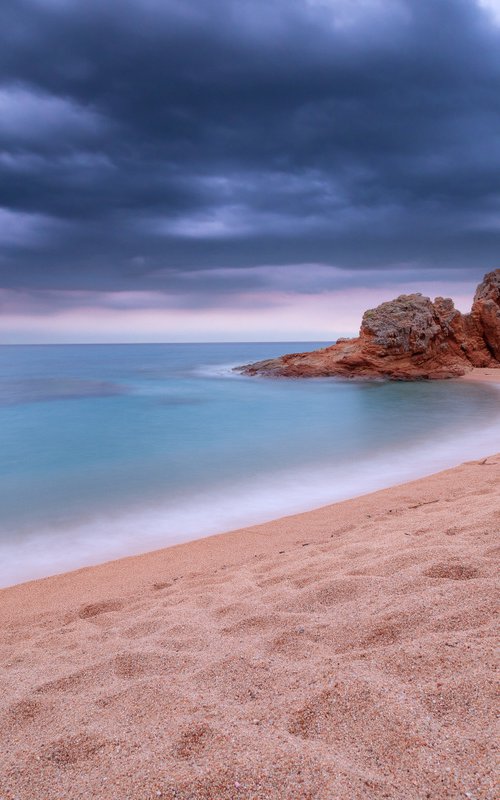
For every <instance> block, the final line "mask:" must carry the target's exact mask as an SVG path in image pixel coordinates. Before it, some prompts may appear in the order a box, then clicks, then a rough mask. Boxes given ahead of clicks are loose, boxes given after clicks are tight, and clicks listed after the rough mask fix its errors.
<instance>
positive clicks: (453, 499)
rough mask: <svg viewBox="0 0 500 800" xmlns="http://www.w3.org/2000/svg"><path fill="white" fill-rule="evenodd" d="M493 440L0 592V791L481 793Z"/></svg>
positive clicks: (294, 796) (489, 636)
mask: <svg viewBox="0 0 500 800" xmlns="http://www.w3.org/2000/svg"><path fill="white" fill-rule="evenodd" d="M499 486H500V456H492V457H489V458H487V459H484V460H480V461H475V462H469V463H466V464H463V465H461V466H459V467H457V468H455V469H452V470H447V471H445V472H442V473H438V474H436V475H433V476H430V477H428V478H424V479H421V480H417V481H413V482H411V483H407V484H404V485H401V486H396V487H393V488H391V489H386V490H383V491H379V492H376V493H374V494H370V495H365V496H362V497H358V498H355V499H352V500H348V501H345V502H342V503H338V504H335V505H331V506H327V507H324V508H320V509H317V510H315V511H312V512H308V513H305V514H299V515H296V516H292V517H285V518H283V519H279V520H276V521H274V522H270V523H266V524H264V525H259V526H254V527H252V528H248V529H245V530H242V531H237V532H233V533H229V534H223V535H220V536H214V537H211V538H208V539H202V540H199V541H195V542H190V543H187V544H182V545H179V546H176V547H171V548H168V549H165V550H161V551H158V552H155V553H149V554H146V555H142V556H138V557H133V558H126V559H121V560H119V561H115V562H111V563H108V564H103V565H100V566H97V567H92V568H86V569H81V570H78V571H76V572H72V573H68V574H65V575H61V576H57V577H52V578H47V579H45V580H39V581H34V582H31V583H27V584H22V585H19V586H16V587H12V588H9V589H5V590H2V591H1V592H0V629H1V633H0V676H1V677H0V688H1V693H0V723H1V724H0V798H2V799H3V800H13V799H14V798H17V800H56V798H57V800H78V798H85V800H90V798H99V800H101V799H102V800H146V799H148V800H149V799H150V798H159V797H160V798H172V799H173V798H177V800H186V799H187V798H189V800H191V799H193V800H194V799H195V798H205V800H208V799H210V800H229V798H231V800H235V799H236V798H242V799H243V800H266V799H269V800H270V799H272V800H274V799H276V800H278V798H279V800H303V799H304V800H305V799H306V798H310V799H311V800H312V799H313V798H315V799H317V800H356V799H357V798H370V799H371V798H373V799H374V800H377V799H378V798H398V800H399V799H400V798H401V800H403V798H404V800H413V798H415V799H417V798H418V800H420V798H432V800H440V798H453V799H455V798H464V800H466V798H469V800H471V799H472V798H475V800H484V799H486V798H491V800H493V797H494V796H495V794H494V788H493V780H494V774H493V769H494V754H493V746H494V741H495V737H494V713H493V709H494V688H495V685H494V666H495V663H494V649H493V648H494V641H495V639H494V635H495V629H494V614H495V606H496V603H495V593H494V592H495V574H496V573H497V560H498V554H499V552H500V542H499V530H500V498H499Z"/></svg>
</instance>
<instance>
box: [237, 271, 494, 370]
mask: <svg viewBox="0 0 500 800" xmlns="http://www.w3.org/2000/svg"><path fill="white" fill-rule="evenodd" d="M473 367H497V368H500V269H497V270H494V271H493V272H490V273H489V274H488V275H486V276H485V277H484V280H483V281H482V283H481V284H480V285H479V286H478V288H477V291H476V294H475V296H474V302H473V305H472V309H471V312H470V314H462V313H461V312H460V311H458V310H457V309H456V308H455V306H454V304H453V300H450V299H449V298H443V297H437V298H436V299H435V300H434V302H433V301H432V300H430V298H429V297H423V295H421V294H408V295H401V296H400V297H397V298H396V299H395V300H391V301H389V302H387V303H382V304H381V305H380V306H378V307H377V308H374V309H371V310H369V311H366V312H365V313H364V315H363V319H362V322H361V329H360V332H359V336H358V337H357V338H355V339H339V340H338V341H337V342H336V343H335V344H333V345H330V346H329V347H324V348H322V349H321V350H314V351H313V352H310V353H292V354H288V355H284V356H281V357H280V358H274V359H270V360H268V361H259V362H257V363H255V364H247V365H246V366H243V367H238V368H237V370H238V371H239V372H242V373H244V374H246V375H271V376H277V377H292V378H294V377H296V378H299V377H300V378H302V377H327V376H341V377H346V378H387V379H390V380H405V381H406V380H419V379H439V378H455V377H459V376H460V375H465V374H466V373H467V372H469V371H470V370H471V369H472V368H473Z"/></svg>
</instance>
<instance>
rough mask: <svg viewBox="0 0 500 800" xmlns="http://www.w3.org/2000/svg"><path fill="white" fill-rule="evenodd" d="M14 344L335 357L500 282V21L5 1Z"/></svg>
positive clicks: (351, 1)
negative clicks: (193, 345) (347, 343)
mask: <svg viewBox="0 0 500 800" xmlns="http://www.w3.org/2000/svg"><path fill="white" fill-rule="evenodd" d="M0 32H1V33H0V38H1V42H0V343H28V342H35V343H45V342H49V343H50V342H55V343H57V342H98V341H111V342H114V341H224V340H237V341H244V340H261V341H262V340H276V341H285V340H295V341H298V340H304V341H305V340H330V339H334V338H336V337H337V336H339V335H351V334H355V333H356V331H357V329H358V327H359V321H360V317H361V314H362V312H363V311H364V309H366V308H367V307H373V306H374V305H377V304H378V303H379V302H382V301H383V300H387V299H390V298H391V297H393V296H396V295H398V294H400V293H407V292H412V291H422V292H423V293H424V294H428V295H430V296H435V295H438V294H440V295H442V294H444V295H451V296H452V297H453V298H454V300H455V302H456V305H457V306H458V307H459V308H461V309H462V310H467V308H468V306H469V305H470V302H471V299H472V295H473V291H474V287H475V285H476V284H477V283H478V282H479V280H480V279H481V277H482V275H483V274H484V273H485V272H487V271H490V270H492V269H494V268H497V267H499V266H500V0H106V2H103V0H85V2H82V0H2V3H1V4H0Z"/></svg>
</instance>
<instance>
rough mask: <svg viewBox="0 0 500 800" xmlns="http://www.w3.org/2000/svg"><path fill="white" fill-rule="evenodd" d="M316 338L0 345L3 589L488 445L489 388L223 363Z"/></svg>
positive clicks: (323, 498)
mask: <svg viewBox="0 0 500 800" xmlns="http://www.w3.org/2000/svg"><path fill="white" fill-rule="evenodd" d="M316 346H317V343H307V342H293V343H287V344H276V343H270V344H265V343H258V344H251V343H250V344H248V343H246V344H206V345H204V344H200V345H194V344H190V345H182V344H177V345H120V346H117V345H103V346H96V345H80V346H60V347H59V346H56V347H30V346H26V347H4V348H0V584H1V585H3V586H6V585H9V584H13V583H16V582H20V581H23V580H29V579H31V578H35V577H40V576H44V575H49V574H54V573H57V572H61V571H64V570H67V569H72V568H75V567H79V566H83V565H86V564H94V563H98V562H101V561H104V560H107V559H111V558H117V557H120V556H122V555H127V554H131V553H138V552H143V551H146V550H151V549H154V548H158V547H163V546H167V545H169V544H172V543H176V542H180V541H183V540H186V539H190V538H197V537H199V536H205V535H208V534H211V533H217V532H220V531H223V530H229V529H232V528H236V527H240V526H243V525H247V524H251V523H255V522H260V521H264V520H266V519H269V518H272V517H275V516H279V515H283V514H288V513H292V512H296V511H301V510H307V509H309V508H312V507H314V506H317V505H321V504H325V503H329V502H334V501H336V500H339V499H343V498H346V497H351V496H354V495H358V494H362V493H364V492H368V491H370V490H373V489H377V488H382V487H384V486H388V485H391V484H393V483H397V482H401V481H404V480H406V479H409V478H412V477H417V476H419V475H423V474H426V473H428V472H432V471H436V470H438V469H441V468H444V467H447V466H452V465H454V464H456V463H459V462H461V461H463V460H466V459H467V458H479V457H481V456H484V455H487V454H488V453H490V452H493V451H495V450H498V449H499V444H500V403H499V400H500V393H499V391H498V388H497V387H496V386H494V385H483V384H481V385H480V384H474V383H466V382H460V381H453V382H448V381H442V382H418V383H385V382H375V383H357V382H348V381H338V380H337V381H336V380H326V379H323V380H295V381H294V380H270V379H261V378H245V377H241V376H238V375H236V374H235V373H233V372H232V367H233V366H236V365H239V364H244V363H248V362H250V361H256V360H260V359H264V358H268V357H269V358H272V357H275V356H277V355H280V354H282V353H284V352H290V351H302V350H307V349H314V347H316Z"/></svg>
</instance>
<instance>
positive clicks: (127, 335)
mask: <svg viewBox="0 0 500 800" xmlns="http://www.w3.org/2000/svg"><path fill="white" fill-rule="evenodd" d="M474 288H475V286H474V285H473V284H472V283H470V282H455V283H451V282H447V283H437V282H430V281H427V282H424V281H419V282H418V285H417V284H416V283H405V284H404V285H400V284H393V285H391V286H390V287H389V288H388V287H387V286H384V287H377V288H363V287H357V288H345V289H338V290H332V289H330V290H325V291H322V292H317V293H314V292H309V293H307V294H302V293H295V292H287V291H283V290H271V291H269V290H265V291H264V290H262V291H260V290H252V291H242V292H240V293H234V294H232V295H231V296H230V298H228V297H227V296H225V297H224V298H222V299H221V301H220V302H218V301H217V297H216V296H215V297H213V298H212V302H211V305H210V306H209V307H199V308H192V307H189V298H187V297H183V296H182V295H179V294H177V295H175V296H171V295H168V294H166V293H162V292H151V291H149V292H75V291H73V292H64V291H58V292H42V291H38V292H36V291H30V292H29V293H23V292H19V291H11V290H5V289H4V290H0V343H3V344H28V343H35V344H50V343H56V344H57V343H82V342H208V341H329V340H334V339H336V338H337V337H339V336H349V335H355V334H356V333H357V331H358V329H359V323H360V320H361V316H362V314H363V312H364V311H365V310H366V309H367V308H373V307H374V306H376V305H378V304H379V303H381V302H383V301H384V300H389V299H391V298H392V297H396V296H397V295H398V294H405V293H411V292H415V291H420V292H422V293H423V294H426V295H429V296H431V297H435V296H437V295H445V296H451V297H453V299H454V301H455V305H456V306H457V308H459V309H460V310H462V311H466V310H468V309H469V308H470V304H471V302H472V296H473V293H474Z"/></svg>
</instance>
